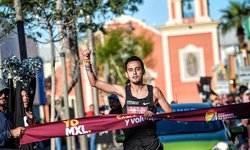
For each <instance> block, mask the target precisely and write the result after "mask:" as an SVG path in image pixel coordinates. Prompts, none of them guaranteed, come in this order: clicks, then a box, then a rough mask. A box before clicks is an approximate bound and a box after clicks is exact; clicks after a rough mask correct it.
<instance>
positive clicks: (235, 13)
mask: <svg viewBox="0 0 250 150" xmlns="http://www.w3.org/2000/svg"><path fill="white" fill-rule="evenodd" d="M221 12H222V13H223V15H222V17H221V21H222V23H221V27H222V33H226V32H227V31H229V30H230V29H232V28H237V38H238V41H239V46H240V48H243V47H244V45H245V42H244V38H245V31H244V27H243V24H244V21H245V19H246V17H247V15H248V14H249V12H248V9H247V7H246V3H245V2H243V3H240V2H233V1H231V2H230V6H229V7H228V8H227V9H223V10H221Z"/></svg>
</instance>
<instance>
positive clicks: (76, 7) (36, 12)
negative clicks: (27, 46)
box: [0, 0, 143, 43]
mask: <svg viewBox="0 0 250 150" xmlns="http://www.w3.org/2000/svg"><path fill="white" fill-rule="evenodd" d="M56 2H57V1H56V0H32V1H23V2H22V11H23V19H24V25H25V32H26V35H28V36H29V37H30V38H33V39H34V40H36V41H38V42H41V43H48V42H49V40H51V39H50V38H49V36H48V34H49V33H48V32H49V30H50V29H52V31H53V35H54V37H53V39H52V40H53V42H57V41H59V40H60V39H61V36H59V32H58V30H57V28H58V25H57V21H58V20H60V21H61V23H62V26H63V29H64V30H63V32H64V33H62V34H61V35H65V36H66V35H68V34H70V33H68V32H67V30H66V29H67V28H70V27H71V26H72V24H74V23H76V24H77V30H78V31H80V32H85V31H86V29H87V28H91V29H92V30H93V31H97V30H103V25H104V23H105V21H106V20H109V19H112V18H113V17H115V16H118V15H121V14H124V13H126V12H131V13H133V12H135V11H137V5H138V4H142V3H143V0H105V1H103V0H84V1H80V0H71V1H67V0H61V3H62V5H61V7H60V9H57V3H56ZM0 10H1V11H0V18H1V19H0V21H1V22H0V23H1V24H2V27H3V31H2V33H1V35H0V38H2V37H4V36H5V35H6V34H8V33H9V32H10V31H11V30H13V29H14V28H15V26H16V18H15V8H14V1H11V0H2V1H1V2H0ZM86 16H90V17H91V18H92V20H93V22H91V23H90V24H87V23H86V21H85V17H86ZM76 19H77V21H76Z"/></svg>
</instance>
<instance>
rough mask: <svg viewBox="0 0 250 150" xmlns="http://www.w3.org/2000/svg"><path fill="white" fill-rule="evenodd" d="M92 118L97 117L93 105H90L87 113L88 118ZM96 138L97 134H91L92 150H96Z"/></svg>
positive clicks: (90, 143) (90, 144)
mask: <svg viewBox="0 0 250 150" xmlns="http://www.w3.org/2000/svg"><path fill="white" fill-rule="evenodd" d="M91 116H95V113H94V105H93V104H91V105H89V111H88V112H87V113H86V117H91ZM95 137H96V134H95V133H93V134H90V137H89V146H90V150H96V144H95Z"/></svg>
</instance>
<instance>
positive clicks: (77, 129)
mask: <svg viewBox="0 0 250 150" xmlns="http://www.w3.org/2000/svg"><path fill="white" fill-rule="evenodd" d="M63 122H64V123H65V125H66V128H65V134H66V135H67V136H71V135H82V134H88V133H91V130H86V129H85V127H84V125H79V121H78V120H76V119H72V120H65V121H63Z"/></svg>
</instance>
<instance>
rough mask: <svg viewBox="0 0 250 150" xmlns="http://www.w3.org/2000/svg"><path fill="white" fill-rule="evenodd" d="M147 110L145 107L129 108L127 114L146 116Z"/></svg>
mask: <svg viewBox="0 0 250 150" xmlns="http://www.w3.org/2000/svg"><path fill="white" fill-rule="evenodd" d="M147 110H148V107H145V106H127V114H144V113H145V112H146V111H147Z"/></svg>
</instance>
